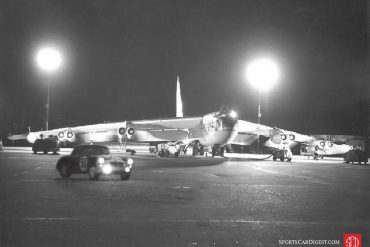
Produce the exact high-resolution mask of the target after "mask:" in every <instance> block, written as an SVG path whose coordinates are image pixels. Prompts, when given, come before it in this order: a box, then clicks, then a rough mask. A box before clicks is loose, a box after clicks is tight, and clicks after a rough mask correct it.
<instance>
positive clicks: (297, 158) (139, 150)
mask: <svg viewBox="0 0 370 247" xmlns="http://www.w3.org/2000/svg"><path fill="white" fill-rule="evenodd" d="M126 148H127V149H132V150H135V151H136V154H137V155H151V156H156V154H151V153H149V151H148V148H149V147H148V146H142V145H137V146H135V145H134V146H132V145H131V146H127V147H126ZM110 150H111V152H113V153H125V152H124V150H125V149H124V148H119V147H113V148H112V147H111V148H110ZM4 152H14V153H19V152H23V153H32V148H31V147H4ZM71 152H72V148H61V149H60V151H59V154H61V155H67V154H70V153H71ZM183 156H184V155H183ZM185 156H191V152H188V154H186V155H185ZM210 156H211V154H207V155H204V156H197V158H209V157H210ZM216 158H221V157H216ZM225 158H238V159H251V160H272V157H271V155H270V154H240V153H225ZM276 162H281V161H276ZM284 162H285V161H284ZM294 162H310V163H343V162H344V160H343V158H342V157H324V159H320V160H314V159H313V158H312V157H308V156H301V155H293V159H292V163H294Z"/></svg>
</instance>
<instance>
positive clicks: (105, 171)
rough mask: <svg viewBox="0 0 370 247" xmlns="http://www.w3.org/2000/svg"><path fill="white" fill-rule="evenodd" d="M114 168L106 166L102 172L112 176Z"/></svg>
mask: <svg viewBox="0 0 370 247" xmlns="http://www.w3.org/2000/svg"><path fill="white" fill-rule="evenodd" d="M112 170H113V168H112V166H111V165H105V166H103V168H102V171H103V173H104V174H110V173H111V172H112Z"/></svg>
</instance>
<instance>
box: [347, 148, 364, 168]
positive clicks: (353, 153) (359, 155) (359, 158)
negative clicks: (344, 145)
mask: <svg viewBox="0 0 370 247" xmlns="http://www.w3.org/2000/svg"><path fill="white" fill-rule="evenodd" d="M344 161H345V162H346V163H350V162H351V163H352V164H353V162H358V164H360V165H361V162H364V164H365V165H366V164H367V161H368V155H367V153H366V152H364V151H362V150H359V149H355V150H349V151H348V153H346V155H345V156H344Z"/></svg>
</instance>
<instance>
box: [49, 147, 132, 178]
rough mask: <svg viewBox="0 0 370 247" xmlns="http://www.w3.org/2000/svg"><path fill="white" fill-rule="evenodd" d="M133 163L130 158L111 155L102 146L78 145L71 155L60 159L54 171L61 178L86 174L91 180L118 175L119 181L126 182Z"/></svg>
mask: <svg viewBox="0 0 370 247" xmlns="http://www.w3.org/2000/svg"><path fill="white" fill-rule="evenodd" d="M133 163H134V161H133V160H132V159H131V158H128V157H124V156H120V155H113V154H111V152H110V150H109V148H108V147H107V146H104V145H80V146H77V147H75V148H74V149H73V150H72V153H71V155H68V156H63V157H61V158H60V159H59V160H58V162H57V165H56V169H57V171H58V172H59V174H60V175H61V176H62V178H69V177H70V176H71V175H72V174H74V173H86V174H87V175H88V176H89V178H90V179H91V180H97V179H99V177H100V175H114V174H118V175H119V176H120V178H121V180H128V179H129V178H130V175H131V170H132V165H133Z"/></svg>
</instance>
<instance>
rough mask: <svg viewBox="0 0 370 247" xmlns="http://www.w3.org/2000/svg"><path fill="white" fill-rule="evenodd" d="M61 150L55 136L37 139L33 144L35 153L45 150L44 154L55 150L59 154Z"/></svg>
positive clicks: (54, 152)
mask: <svg viewBox="0 0 370 247" xmlns="http://www.w3.org/2000/svg"><path fill="white" fill-rule="evenodd" d="M59 150H60V148H59V141H58V139H54V138H45V139H37V140H36V141H35V142H34V143H33V145H32V151H33V153H34V154H36V153H37V152H43V153H44V154H47V153H48V152H53V154H58V152H59Z"/></svg>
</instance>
